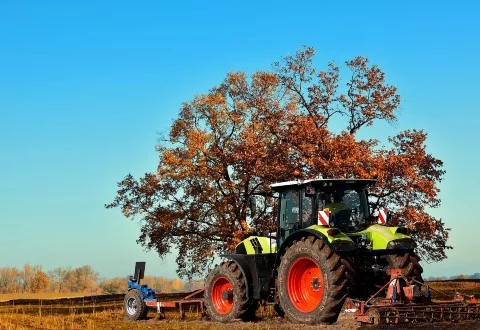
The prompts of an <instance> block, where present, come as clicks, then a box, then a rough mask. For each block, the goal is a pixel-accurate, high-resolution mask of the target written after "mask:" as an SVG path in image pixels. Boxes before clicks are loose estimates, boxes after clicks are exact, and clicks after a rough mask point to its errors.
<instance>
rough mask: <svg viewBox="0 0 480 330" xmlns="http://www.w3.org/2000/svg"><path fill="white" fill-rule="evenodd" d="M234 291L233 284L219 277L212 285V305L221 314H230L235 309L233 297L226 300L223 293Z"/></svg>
mask: <svg viewBox="0 0 480 330" xmlns="http://www.w3.org/2000/svg"><path fill="white" fill-rule="evenodd" d="M229 290H233V286H232V283H230V281H229V280H228V279H227V278H226V277H223V276H222V277H219V278H217V279H216V280H215V282H214V283H213V285H212V294H211V296H212V303H213V306H214V307H215V310H216V311H217V312H218V313H219V314H228V313H229V312H230V311H231V310H232V308H233V297H231V298H229V299H226V300H224V299H223V297H222V292H224V291H229Z"/></svg>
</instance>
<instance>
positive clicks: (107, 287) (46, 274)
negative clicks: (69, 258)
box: [0, 264, 203, 294]
mask: <svg viewBox="0 0 480 330" xmlns="http://www.w3.org/2000/svg"><path fill="white" fill-rule="evenodd" d="M127 279H128V277H127V276H125V277H115V278H111V279H102V278H100V277H99V274H98V272H97V271H95V270H94V269H93V267H92V266H90V265H84V266H81V267H78V268H73V269H72V268H69V267H57V268H55V269H53V270H49V271H44V270H43V269H42V266H31V265H29V264H26V265H25V266H23V268H22V269H18V268H16V267H4V268H0V293H37V292H57V293H68V292H83V293H106V294H113V293H123V292H125V291H126V289H127ZM202 282H203V281H189V282H184V281H182V280H180V279H178V278H177V279H168V278H164V277H159V276H145V278H144V279H143V280H142V284H148V285H149V286H150V287H152V288H154V289H155V290H156V291H157V292H158V293H162V292H185V291H191V290H195V289H197V288H200V287H202V286H203V283H202Z"/></svg>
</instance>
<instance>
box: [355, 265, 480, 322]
mask: <svg viewBox="0 0 480 330" xmlns="http://www.w3.org/2000/svg"><path fill="white" fill-rule="evenodd" d="M389 272H390V275H391V279H390V281H389V282H388V283H386V284H385V285H384V286H383V287H382V288H381V289H380V290H378V292H377V293H375V294H374V295H373V296H371V297H370V298H369V299H368V300H367V301H354V303H355V304H356V305H357V307H358V310H357V312H356V313H355V319H356V320H357V321H359V322H361V323H362V324H373V325H395V324H407V323H412V324H414V323H430V322H447V321H450V322H459V321H464V320H475V319H479V318H480V304H479V303H477V300H476V299H475V296H466V295H463V294H461V293H458V292H457V293H456V294H455V297H454V299H453V300H450V301H446V302H432V301H431V299H430V290H433V291H437V292H439V293H441V294H444V293H443V292H440V291H438V290H434V289H432V288H430V287H429V286H428V285H426V284H424V283H421V282H418V281H416V280H414V279H407V278H406V277H405V276H403V274H402V271H401V270H397V269H393V270H390V271H389ZM423 287H424V288H425V290H424V291H423V292H422V290H421V289H422V288H423ZM385 291H386V292H387V294H386V298H381V297H379V296H380V295H381V294H382V293H383V292H385Z"/></svg>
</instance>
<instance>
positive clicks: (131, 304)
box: [123, 290, 148, 321]
mask: <svg viewBox="0 0 480 330" xmlns="http://www.w3.org/2000/svg"><path fill="white" fill-rule="evenodd" d="M123 305H124V308H125V315H126V316H127V319H129V320H130V321H137V320H142V319H145V318H146V317H147V312H148V307H147V305H146V304H145V301H144V300H143V298H142V296H141V295H140V291H138V290H130V291H128V292H127V294H126V295H125V299H124V300H123Z"/></svg>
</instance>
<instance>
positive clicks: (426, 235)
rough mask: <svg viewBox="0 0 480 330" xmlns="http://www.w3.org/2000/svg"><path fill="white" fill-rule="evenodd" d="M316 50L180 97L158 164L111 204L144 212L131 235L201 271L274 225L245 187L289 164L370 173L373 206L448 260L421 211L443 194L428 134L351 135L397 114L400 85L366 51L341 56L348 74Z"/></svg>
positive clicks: (443, 237)
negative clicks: (322, 60) (319, 65)
mask: <svg viewBox="0 0 480 330" xmlns="http://www.w3.org/2000/svg"><path fill="white" fill-rule="evenodd" d="M313 57H314V50H313V49H312V48H304V49H301V50H299V51H298V52H297V53H296V54H295V55H294V56H287V57H285V58H283V59H282V61H280V62H277V63H274V65H273V70H272V71H271V72H256V73H254V74H253V75H251V76H247V75H246V74H245V73H241V72H237V73H229V74H228V75H227V76H226V78H225V80H224V81H223V82H222V83H221V84H220V85H219V86H218V87H214V88H212V89H211V90H210V92H209V93H207V94H203V95H198V96H196V97H195V98H194V99H193V100H192V101H189V102H185V103H184V104H183V106H182V108H181V109H180V112H179V114H178V117H177V118H176V119H175V121H174V122H173V124H172V126H171V129H170V132H169V134H168V135H167V136H165V137H163V139H161V140H160V142H159V145H158V146H157V150H158V152H159V164H158V167H157V169H156V170H155V171H153V172H150V173H147V174H145V175H144V176H143V177H141V178H139V179H135V178H134V177H133V176H132V175H127V176H126V177H125V178H124V179H123V180H122V181H121V182H119V184H118V185H119V190H118V192H117V195H116V197H115V199H114V201H113V202H112V203H110V204H108V205H107V207H109V208H113V207H119V208H120V209H121V210H122V211H123V214H124V215H125V216H126V217H127V218H137V219H140V221H141V224H142V227H141V235H140V237H139V240H138V242H139V243H141V244H142V245H144V246H145V247H147V248H149V249H154V250H156V251H157V252H158V253H159V255H160V256H165V255H166V254H167V253H169V252H170V251H171V249H172V248H177V249H178V251H179V256H178V258H177V265H178V274H179V275H180V276H185V277H191V276H192V275H194V274H201V273H202V272H203V271H205V270H206V269H207V268H208V267H209V266H210V265H209V261H210V260H212V257H213V256H215V255H216V254H217V253H219V252H223V251H224V250H225V249H230V250H231V249H233V248H234V246H235V245H236V244H237V243H238V242H239V241H240V240H241V239H242V238H244V237H245V235H248V234H249V233H251V232H252V230H253V229H252V228H254V227H258V226H260V227H262V226H264V227H265V226H270V225H271V224H272V216H271V214H270V213H271V208H272V201H271V200H269V199H260V200H259V199H253V198H252V197H253V196H254V193H255V192H257V191H268V190H269V185H270V184H272V183H274V182H278V181H283V180H291V179H293V172H294V170H300V172H301V173H302V177H303V178H315V177H319V176H322V177H324V178H332V177H338V178H348V177H358V178H372V177H374V176H378V178H379V182H378V184H377V185H376V186H375V187H374V189H373V191H372V195H371V197H372V209H373V210H375V209H377V208H379V207H386V208H387V209H389V210H390V211H391V213H392V214H393V219H394V222H395V224H401V225H405V226H408V228H410V229H411V230H412V233H413V236H414V237H415V238H416V239H417V243H418V249H417V250H418V251H417V252H418V253H419V254H420V255H421V256H422V257H423V258H424V259H428V260H434V261H437V260H441V259H443V258H445V249H447V248H449V247H448V246H447V238H448V229H447V228H445V226H444V224H443V222H442V221H441V219H437V218H435V217H433V216H431V215H430V214H429V213H428V210H429V209H431V208H435V207H438V206H439V204H440V200H439V198H438V192H439V188H438V184H439V183H440V181H441V180H442V177H443V174H444V171H443V169H442V166H443V164H442V162H441V161H440V160H438V159H436V158H435V157H433V156H432V155H431V154H429V153H428V152H427V150H426V138H427V135H426V133H425V132H424V131H422V130H415V129H412V130H407V131H404V132H400V133H398V134H397V135H394V136H391V137H384V138H383V140H380V139H367V138H361V137H359V136H360V134H359V132H361V131H363V130H365V129H366V128H367V127H368V126H372V125H374V124H375V123H377V122H380V121H386V122H390V123H392V122H395V121H396V111H397V109H398V106H399V104H400V96H399V95H398V93H397V89H396V88H395V87H394V86H391V85H388V84H387V83H386V82H385V74H384V72H383V71H382V70H381V69H380V68H379V67H378V66H376V65H370V64H369V62H368V59H366V58H364V57H361V56H359V57H356V58H354V59H353V60H350V61H347V62H346V66H345V70H347V71H348V74H347V76H346V77H347V79H346V80H345V81H346V83H345V84H341V82H342V81H343V80H341V79H340V73H341V70H340V68H339V67H338V66H337V65H335V64H334V63H329V64H328V66H327V67H326V69H324V70H318V69H316V68H315V67H314V66H313ZM362 136H364V135H362ZM252 201H253V202H252ZM253 204H254V205H255V207H252V205H253Z"/></svg>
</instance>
